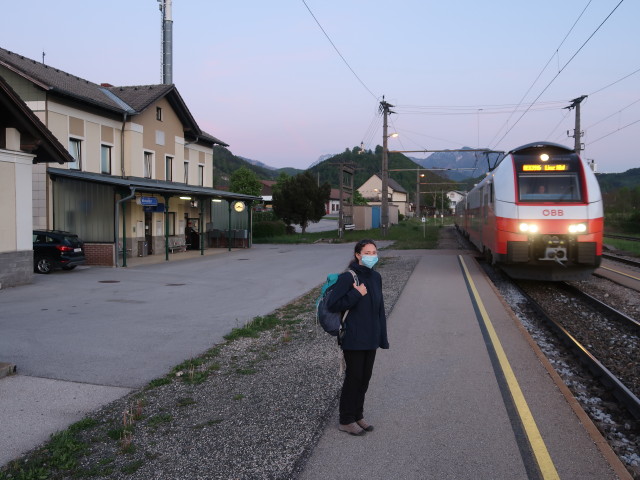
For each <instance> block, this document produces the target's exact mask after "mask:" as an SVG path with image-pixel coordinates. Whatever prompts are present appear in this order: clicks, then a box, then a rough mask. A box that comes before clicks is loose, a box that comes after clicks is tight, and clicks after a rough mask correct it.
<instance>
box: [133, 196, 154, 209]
mask: <svg viewBox="0 0 640 480" xmlns="http://www.w3.org/2000/svg"><path fill="white" fill-rule="evenodd" d="M139 199H140V201H139V202H138V204H139V205H144V206H145V207H155V206H156V205H158V199H157V198H156V197H139Z"/></svg>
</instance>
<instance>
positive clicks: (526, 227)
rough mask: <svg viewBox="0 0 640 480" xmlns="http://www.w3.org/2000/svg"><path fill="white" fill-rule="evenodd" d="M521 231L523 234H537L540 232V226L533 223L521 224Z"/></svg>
mask: <svg viewBox="0 0 640 480" xmlns="http://www.w3.org/2000/svg"><path fill="white" fill-rule="evenodd" d="M520 231H521V232H523V233H537V232H538V226H537V225H534V224H532V223H521V224H520Z"/></svg>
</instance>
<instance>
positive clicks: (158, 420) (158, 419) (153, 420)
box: [147, 413, 173, 428]
mask: <svg viewBox="0 0 640 480" xmlns="http://www.w3.org/2000/svg"><path fill="white" fill-rule="evenodd" d="M172 421H173V417H172V416H171V415H169V414H168V413H161V414H160V415H155V416H153V417H149V419H148V420H147V425H149V426H150V427H151V428H158V427H159V426H160V425H163V424H165V423H170V422H172Z"/></svg>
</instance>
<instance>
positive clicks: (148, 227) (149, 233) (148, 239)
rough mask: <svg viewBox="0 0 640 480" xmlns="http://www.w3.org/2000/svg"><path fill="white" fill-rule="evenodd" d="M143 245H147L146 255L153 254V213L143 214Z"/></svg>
mask: <svg viewBox="0 0 640 480" xmlns="http://www.w3.org/2000/svg"><path fill="white" fill-rule="evenodd" d="M144 243H145V244H146V245H147V254H148V255H151V254H152V253H153V213H151V212H144Z"/></svg>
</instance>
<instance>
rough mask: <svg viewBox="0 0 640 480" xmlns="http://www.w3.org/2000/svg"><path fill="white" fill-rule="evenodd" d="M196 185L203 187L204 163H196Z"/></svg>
mask: <svg viewBox="0 0 640 480" xmlns="http://www.w3.org/2000/svg"><path fill="white" fill-rule="evenodd" d="M198 186H199V187H204V165H202V164H200V165H198Z"/></svg>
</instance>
